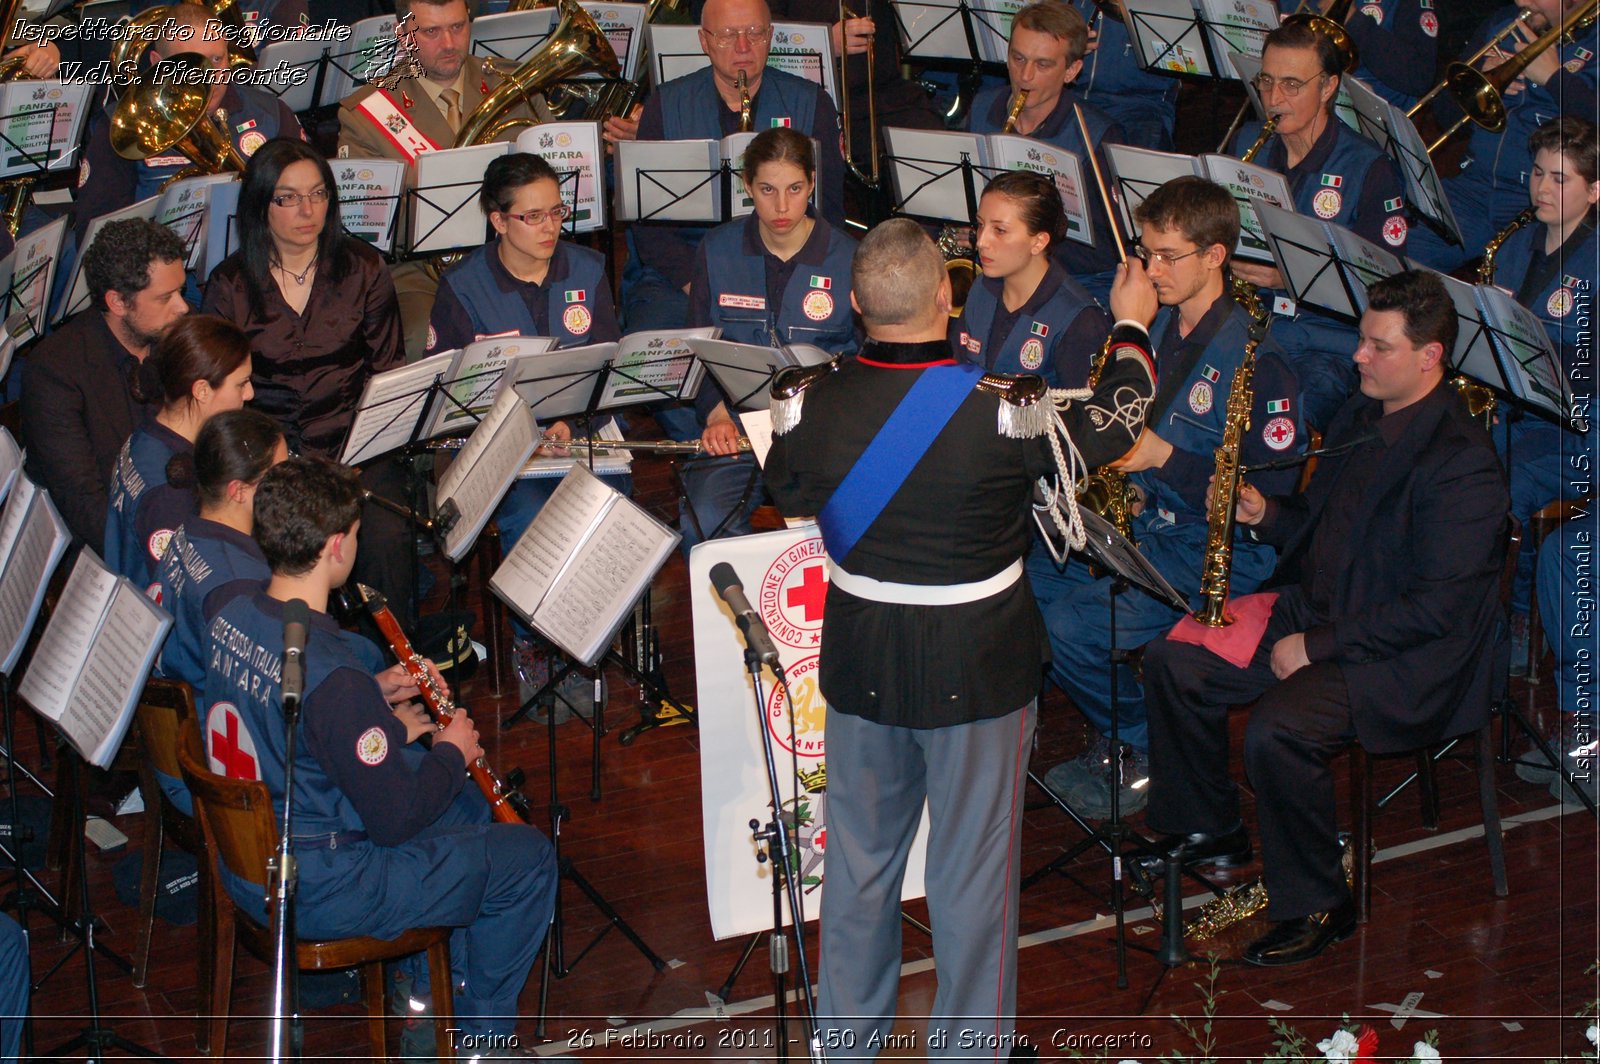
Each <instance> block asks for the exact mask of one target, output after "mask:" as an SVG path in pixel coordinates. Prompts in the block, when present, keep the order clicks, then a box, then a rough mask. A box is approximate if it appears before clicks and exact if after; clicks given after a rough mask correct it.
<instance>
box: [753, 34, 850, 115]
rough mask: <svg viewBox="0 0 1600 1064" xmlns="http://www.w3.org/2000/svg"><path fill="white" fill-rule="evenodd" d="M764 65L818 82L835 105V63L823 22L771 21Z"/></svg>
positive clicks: (837, 98) (814, 83)
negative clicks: (770, 40) (770, 44)
mask: <svg viewBox="0 0 1600 1064" xmlns="http://www.w3.org/2000/svg"><path fill="white" fill-rule="evenodd" d="M767 66H769V67H771V68H772V69H774V70H781V71H783V72H784V73H786V74H793V75H794V76H795V77H797V78H805V79H806V80H807V81H809V82H811V83H812V84H813V85H821V86H822V91H824V92H826V93H827V94H828V99H830V100H832V101H833V105H834V107H838V106H839V86H838V85H837V84H835V77H834V74H835V72H836V71H837V70H838V65H837V63H836V62H835V61H834V56H833V38H832V37H831V36H829V27H828V26H827V25H826V24H824V23H820V22H774V23H773V24H772V48H771V50H770V51H768V52H767Z"/></svg>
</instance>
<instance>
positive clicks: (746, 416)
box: [739, 407, 772, 468]
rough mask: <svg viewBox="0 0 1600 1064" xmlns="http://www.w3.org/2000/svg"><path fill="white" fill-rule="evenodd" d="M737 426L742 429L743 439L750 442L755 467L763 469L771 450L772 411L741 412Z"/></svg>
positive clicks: (769, 408) (769, 409)
mask: <svg viewBox="0 0 1600 1064" xmlns="http://www.w3.org/2000/svg"><path fill="white" fill-rule="evenodd" d="M739 424H740V425H741V426H743V427H744V436H745V439H747V440H749V441H750V453H751V454H753V455H755V456H756V465H758V466H762V467H763V468H765V466H766V464H767V452H768V451H770V450H772V409H771V407H768V408H767V409H766V410H741V411H739Z"/></svg>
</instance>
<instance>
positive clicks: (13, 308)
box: [0, 215, 70, 375]
mask: <svg viewBox="0 0 1600 1064" xmlns="http://www.w3.org/2000/svg"><path fill="white" fill-rule="evenodd" d="M69 220H70V219H69V216H67V215H62V216H61V217H60V218H57V219H56V220H55V221H53V222H51V223H49V224H48V225H43V226H40V227H39V228H38V229H35V230H34V231H33V232H31V233H28V234H27V235H26V236H20V237H18V238H17V243H16V247H15V248H14V249H13V250H12V252H11V254H10V255H8V256H7V257H6V263H7V265H6V266H5V268H4V269H3V271H0V273H3V277H4V281H3V283H4V287H5V289H6V291H7V292H8V293H9V296H10V298H9V301H8V302H7V304H6V311H5V314H6V331H7V333H8V334H9V336H10V339H11V341H12V344H13V346H14V345H16V344H25V343H27V342H29V341H30V340H35V339H38V337H39V336H41V335H43V333H44V317H45V311H46V310H47V309H49V302H50V293H51V291H52V290H53V287H52V286H53V285H54V283H55V277H56V269H57V268H58V266H59V265H60V263H61V246H62V244H63V243H64V242H65V241H66V238H67V223H68V221H69ZM9 359H10V355H9V353H8V354H7V356H6V365H7V367H9V365H10V362H9ZM4 371H5V370H4V368H0V375H3V374H4Z"/></svg>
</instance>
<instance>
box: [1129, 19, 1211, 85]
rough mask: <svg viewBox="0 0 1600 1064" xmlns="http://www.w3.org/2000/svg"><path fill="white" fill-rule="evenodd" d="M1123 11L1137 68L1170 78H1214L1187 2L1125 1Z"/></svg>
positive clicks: (1198, 29) (1197, 26)
mask: <svg viewBox="0 0 1600 1064" xmlns="http://www.w3.org/2000/svg"><path fill="white" fill-rule="evenodd" d="M1124 10H1125V11H1126V12H1127V15H1128V21H1127V26H1128V37H1129V38H1130V39H1131V40H1132V42H1133V46H1134V48H1135V49H1136V50H1137V51H1138V53H1139V65H1140V66H1142V67H1144V68H1145V69H1146V70H1156V71H1163V72H1165V73H1169V74H1195V75H1198V76H1200V77H1207V78H1209V77H1212V76H1213V75H1214V74H1215V71H1213V70H1212V68H1211V59H1210V57H1209V56H1208V55H1207V54H1206V49H1205V44H1204V42H1203V41H1202V40H1201V37H1200V23H1199V20H1198V19H1197V18H1196V17H1195V10H1194V6H1193V5H1192V4H1191V3H1190V2H1189V0H1126V4H1125V8H1124Z"/></svg>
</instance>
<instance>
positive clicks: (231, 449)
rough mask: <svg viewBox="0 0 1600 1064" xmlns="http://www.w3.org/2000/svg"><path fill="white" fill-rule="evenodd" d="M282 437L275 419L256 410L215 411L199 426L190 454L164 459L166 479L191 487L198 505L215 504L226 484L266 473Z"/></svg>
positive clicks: (225, 492) (251, 481)
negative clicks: (165, 462) (213, 415)
mask: <svg viewBox="0 0 1600 1064" xmlns="http://www.w3.org/2000/svg"><path fill="white" fill-rule="evenodd" d="M282 439H283V430H282V429H281V428H279V426H278V423H277V422H276V421H274V420H273V419H272V418H270V417H268V416H267V415H266V414H263V413H262V412H261V411H259V410H249V409H243V410H229V411H227V412H225V413H221V414H217V415H216V416H215V417H212V418H209V419H207V420H206V423H205V425H203V426H202V427H201V429H200V435H199V436H197V437H196V438H195V441H194V453H193V454H180V455H174V456H173V458H172V460H171V461H170V462H168V463H167V479H168V481H169V482H171V483H172V484H174V485H176V486H178V487H185V488H189V489H190V490H192V491H193V492H194V493H195V494H196V495H197V496H198V497H199V499H200V505H201V506H216V505H218V504H220V503H221V502H222V501H223V500H225V499H226V498H227V497H228V485H229V484H232V483H233V482H234V481H236V480H238V481H243V482H244V483H246V484H254V483H256V482H257V481H259V480H260V479H261V478H262V477H264V476H266V473H267V470H268V469H271V468H272V459H273V456H274V455H275V454H276V453H277V450H278V442H279V441H280V440H282ZM175 474H176V475H175Z"/></svg>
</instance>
